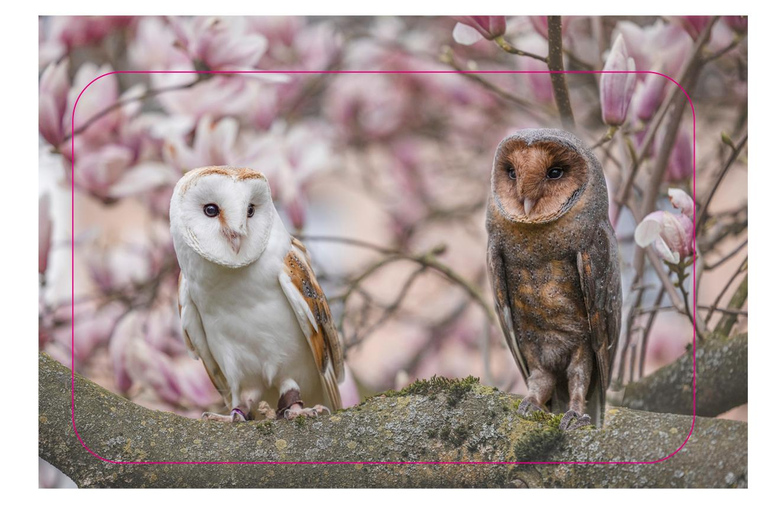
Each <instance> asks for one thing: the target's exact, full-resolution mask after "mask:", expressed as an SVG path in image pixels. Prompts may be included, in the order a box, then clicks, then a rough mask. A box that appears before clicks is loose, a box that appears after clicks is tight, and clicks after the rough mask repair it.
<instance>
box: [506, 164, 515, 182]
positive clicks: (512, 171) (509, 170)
mask: <svg viewBox="0 0 768 512" xmlns="http://www.w3.org/2000/svg"><path fill="white" fill-rule="evenodd" d="M507 174H509V179H511V180H516V179H517V173H515V168H514V167H512V166H509V167H507Z"/></svg>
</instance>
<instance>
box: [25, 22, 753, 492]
mask: <svg viewBox="0 0 768 512" xmlns="http://www.w3.org/2000/svg"><path fill="white" fill-rule="evenodd" d="M39 23H40V53H39V57H40V62H39V65H40V106H39V115H40V157H39V161H40V250H39V273H40V317H39V326H40V337H39V348H40V350H41V351H45V352H47V353H49V354H51V355H52V356H53V357H54V358H56V359H57V360H59V361H60V362H62V363H64V364H66V365H74V368H75V370H76V371H77V372H79V373H81V374H82V375H84V376H85V377H87V378H88V379H90V380H93V381H95V382H97V383H99V384H100V385H102V386H104V387H106V388H107V389H110V390H112V391H114V392H116V393H119V394H121V395H122V396H124V397H126V398H128V399H130V400H131V401H134V402H137V403H139V404H142V405H146V406H148V407H150V408H153V409H162V410H168V411H173V412H175V413H178V414H181V415H185V416H189V417H192V418H196V417H199V415H200V413H201V412H202V411H203V410H206V409H211V408H216V407H217V406H218V405H220V397H219V396H218V393H217V392H216V391H215V389H214V388H213V386H212V385H211V384H210V382H209V379H208V377H207V375H206V373H205V370H204V368H203V366H202V364H201V363H200V362H198V361H194V360H192V359H191V358H189V357H188V355H187V353H186V349H185V346H184V342H183V341H182V339H181V334H180V324H179V320H178V313H177V308H176V283H177V278H178V266H177V263H176V258H175V255H174V252H173V247H172V243H171V239H170V234H169V228H168V209H169V201H170V196H171V192H172V189H173V186H174V184H175V183H176V181H177V180H178V179H179V178H180V177H181V176H182V175H183V174H184V173H185V172H187V171H189V170H190V169H192V168H195V167H200V166H205V165H222V164H231V165H239V166H247V167H252V168H254V169H257V170H259V171H261V172H263V173H265V174H266V175H267V177H268V179H269V181H270V185H271V188H272V193H273V195H274V200H275V203H276V205H277V206H278V209H279V211H280V214H281V216H282V217H283V220H284V221H286V223H287V225H289V226H290V228H291V229H292V231H293V232H294V233H295V234H296V235H297V236H299V237H300V238H302V240H304V242H305V243H306V245H307V247H308V248H309V250H310V251H311V253H312V255H313V261H314V262H315V264H316V270H317V271H318V274H319V278H320V280H321V283H322V285H323V287H324V289H325V291H326V295H327V296H328V297H329V300H330V302H331V305H332V308H333V313H334V317H335V321H336V324H337V326H338V327H339V332H340V333H341V335H342V338H343V341H344V344H345V360H346V365H347V379H346V381H345V383H344V384H343V387H342V396H343V401H344V405H345V407H348V406H352V405H354V404H356V403H358V402H359V401H360V400H361V399H364V398H365V397H368V396H370V395H373V394H376V393H380V392H382V391H384V390H387V389H392V388H394V389H401V388H402V387H404V386H405V385H407V384H409V383H411V382H412V381H414V380H415V379H419V378H426V377H430V376H432V375H435V374H437V375H444V376H447V377H464V376H467V375H470V374H471V375H476V376H479V377H480V379H481V382H483V383H485V384H488V385H491V386H496V387H498V388H499V389H502V390H507V391H511V392H516V393H523V392H524V390H525V383H524V381H523V380H522V378H521V376H520V375H519V374H518V371H517V369H516V367H515V365H514V364H513V361H512V357H511V354H510V353H509V350H508V348H507V347H506V346H505V344H504V342H503V336H501V333H500V331H499V328H498V324H497V320H496V318H495V314H494V312H493V308H492V298H491V292H490V289H489V284H488V279H487V276H486V270H485V249H486V247H485V246H486V235H485V229H484V216H485V204H486V200H487V195H488V192H489V184H490V172H489V171H490V168H491V163H492V160H493V154H494V151H495V148H496V145H497V144H498V143H499V141H500V140H501V139H502V138H504V137H505V136H506V135H508V134H510V133H511V132H513V131H515V130H518V129H521V128H528V127H564V128H566V129H569V130H571V131H574V132H575V133H576V134H578V135H579V137H581V138H582V139H583V140H585V141H587V142H588V143H589V144H590V145H592V146H594V149H595V151H596V154H597V156H598V158H599V159H600V160H601V161H602V163H603V166H604V170H605V174H606V179H607V182H608V188H609V193H610V195H611V198H612V201H611V218H612V221H613V223H614V226H615V228H616V231H617V235H618V237H619V241H620V246H621V256H622V262H621V264H622V270H623V288H624V304H625V311H624V318H625V321H624V328H623V334H622V339H621V345H620V347H619V350H618V355H617V361H616V363H615V365H614V380H613V385H612V388H613V389H612V390H611V394H610V397H609V400H610V401H612V402H613V403H614V404H616V405H618V404H622V403H623V404H624V405H627V403H628V402H627V400H630V398H628V397H631V400H630V402H631V403H636V404H640V405H639V406H638V407H640V408H646V407H650V406H647V403H649V400H648V399H647V397H642V396H641V397H639V398H638V396H637V391H636V389H641V388H633V385H645V382H648V379H649V378H651V377H653V375H654V374H656V373H657V371H663V370H664V368H665V367H671V366H668V365H674V364H675V363H676V362H680V361H683V360H684V359H685V358H686V357H687V358H688V359H690V351H691V344H692V342H693V338H694V324H695V330H696V334H697V336H696V343H697V346H700V345H703V344H707V343H714V341H713V340H725V339H730V338H732V337H733V336H734V335H735V334H737V333H746V331H747V300H746V299H747V189H746V183H747V172H746V171H747V163H746V160H747V148H746V141H747V78H746V74H747V65H746V62H747V60H746V56H747V37H746V36H747V21H746V18H745V17H737V16H731V17H728V16H726V17H712V16H705V17H692V16H689V17H664V18H653V17H643V18H631V17H623V18H622V17H563V18H560V17H544V16H540V17H499V16H474V17H472V16H470V17H460V18H448V17H419V18H385V17H371V18H301V17H285V18H278V17H268V18H266V17H263V18H259V17H253V18H248V17H237V18H229V17H222V18H216V17H198V18H184V17H180V18H176V17H43V18H41V19H40V21H39ZM564 70H566V71H569V72H578V73H573V74H570V73H569V74H564V73H561V72H562V71H564ZM233 71H239V72H248V71H250V72H253V73H233ZM260 71H261V72H260ZM263 71H269V73H263ZM306 71H312V72H314V73H303V72H306ZM348 71H366V72H369V73H345V72H348ZM423 71H433V72H435V71H437V72H439V73H422V72H423ZM112 72H116V73H112ZM370 72H373V73H370ZM508 72H513V73H508ZM593 72H602V73H593ZM111 73H112V74H111ZM99 77H101V78H99ZM97 78H98V80H96V79H97ZM94 80H95V81H94ZM673 81H674V82H677V83H679V84H680V86H681V88H682V89H684V91H685V93H683V90H682V89H681V88H679V87H678V86H677V85H676V83H673ZM86 87H87V88H86ZM84 89H85V90H84ZM687 96H689V97H690V100H691V101H692V103H693V107H694V109H695V126H694V122H693V121H694V116H693V113H694V112H692V110H691V107H690V105H689V102H688V97H687ZM75 104H76V105H77V108H76V109H74V107H75ZM73 112H74V119H73ZM694 133H695V139H694ZM73 141H74V142H73ZM694 143H695V157H696V158H695V162H696V176H695V187H694ZM73 160H74V172H73V171H72V162H73ZM72 209H74V230H73V229H72V228H71V226H70V223H69V219H70V212H71V211H72ZM694 211H695V215H694ZM72 248H74V249H73V250H72V251H71V249H72ZM73 257H74V259H72V258H73ZM72 269H74V293H72V288H71V283H72V273H71V272H72ZM694 269H695V278H696V282H695V283H694V281H693V276H694V272H693V271H694ZM694 285H695V287H694ZM694 289H695V294H694ZM72 315H74V316H72ZM73 320H74V326H75V327H74V338H73V336H72V333H73V329H72V321H73ZM675 371H677V370H675ZM745 371H746V370H745ZM678 373H679V372H678ZM642 389H650V388H642ZM632 400H634V401H632ZM643 404H645V405H643ZM652 410H653V409H652ZM678 412H680V413H682V414H686V413H687V414H690V412H686V411H685V410H683V411H678ZM723 413H724V414H725V416H726V417H729V418H733V419H739V420H742V421H746V419H747V418H746V396H744V398H743V400H740V399H734V400H732V401H731V403H728V404H727V408H723V407H720V408H719V409H718V410H716V411H714V412H713V415H715V414H723ZM41 464H44V463H41ZM40 482H41V486H56V485H66V482H65V481H64V480H63V477H62V476H60V474H58V473H57V472H56V471H55V470H54V469H52V468H51V467H50V466H44V465H41V480H40Z"/></svg>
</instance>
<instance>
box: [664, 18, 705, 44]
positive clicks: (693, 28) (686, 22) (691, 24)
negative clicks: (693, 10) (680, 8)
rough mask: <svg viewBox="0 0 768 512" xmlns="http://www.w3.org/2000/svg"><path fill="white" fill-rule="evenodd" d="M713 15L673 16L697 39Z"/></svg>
mask: <svg viewBox="0 0 768 512" xmlns="http://www.w3.org/2000/svg"><path fill="white" fill-rule="evenodd" d="M710 18H711V16H680V17H679V18H672V19H673V20H674V21H676V22H677V23H679V24H680V25H681V26H682V27H683V28H684V29H685V31H686V32H688V35H690V36H691V38H692V39H693V40H694V41H695V40H696V39H698V38H699V34H701V31H702V30H704V27H706V26H707V23H708V22H709V19H710Z"/></svg>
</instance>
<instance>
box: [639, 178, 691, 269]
mask: <svg viewBox="0 0 768 512" xmlns="http://www.w3.org/2000/svg"><path fill="white" fill-rule="evenodd" d="M669 195H670V200H671V201H672V204H673V205H674V206H675V207H677V208H679V209H680V210H681V211H682V213H678V214H672V213H669V212H666V211H662V210H658V211H655V212H653V213H650V214H648V215H647V216H646V217H645V218H644V219H643V220H642V222H640V224H638V226H637V228H635V242H636V243H637V245H639V246H640V247H648V246H649V245H651V244H653V247H654V249H655V250H656V252H657V253H658V254H659V256H661V257H662V258H663V259H664V260H665V261H668V262H670V263H673V264H675V265H677V264H679V263H680V262H681V261H682V259H683V258H686V257H688V256H691V255H692V254H694V253H695V252H696V246H695V229H694V225H693V221H692V220H691V216H692V215H693V199H691V197H690V196H688V194H686V193H685V192H684V191H682V190H680V189H670V190H669Z"/></svg>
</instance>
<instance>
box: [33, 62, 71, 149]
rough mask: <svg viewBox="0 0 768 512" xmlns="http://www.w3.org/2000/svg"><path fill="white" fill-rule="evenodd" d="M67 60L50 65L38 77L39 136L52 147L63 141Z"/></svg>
mask: <svg viewBox="0 0 768 512" xmlns="http://www.w3.org/2000/svg"><path fill="white" fill-rule="evenodd" d="M68 68H69V60H68V59H63V60H62V61H61V62H58V63H56V62H54V63H51V64H50V65H49V66H48V67H47V68H45V71H43V74H42V75H41V76H40V100H39V111H38V115H39V122H40V135H42V136H43V138H44V139H45V140H47V141H48V142H49V143H50V144H52V145H53V146H58V145H59V144H61V142H62V141H63V140H64V124H63V120H64V111H65V109H66V106H67V93H68V91H69V78H68V76H67V72H68Z"/></svg>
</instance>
